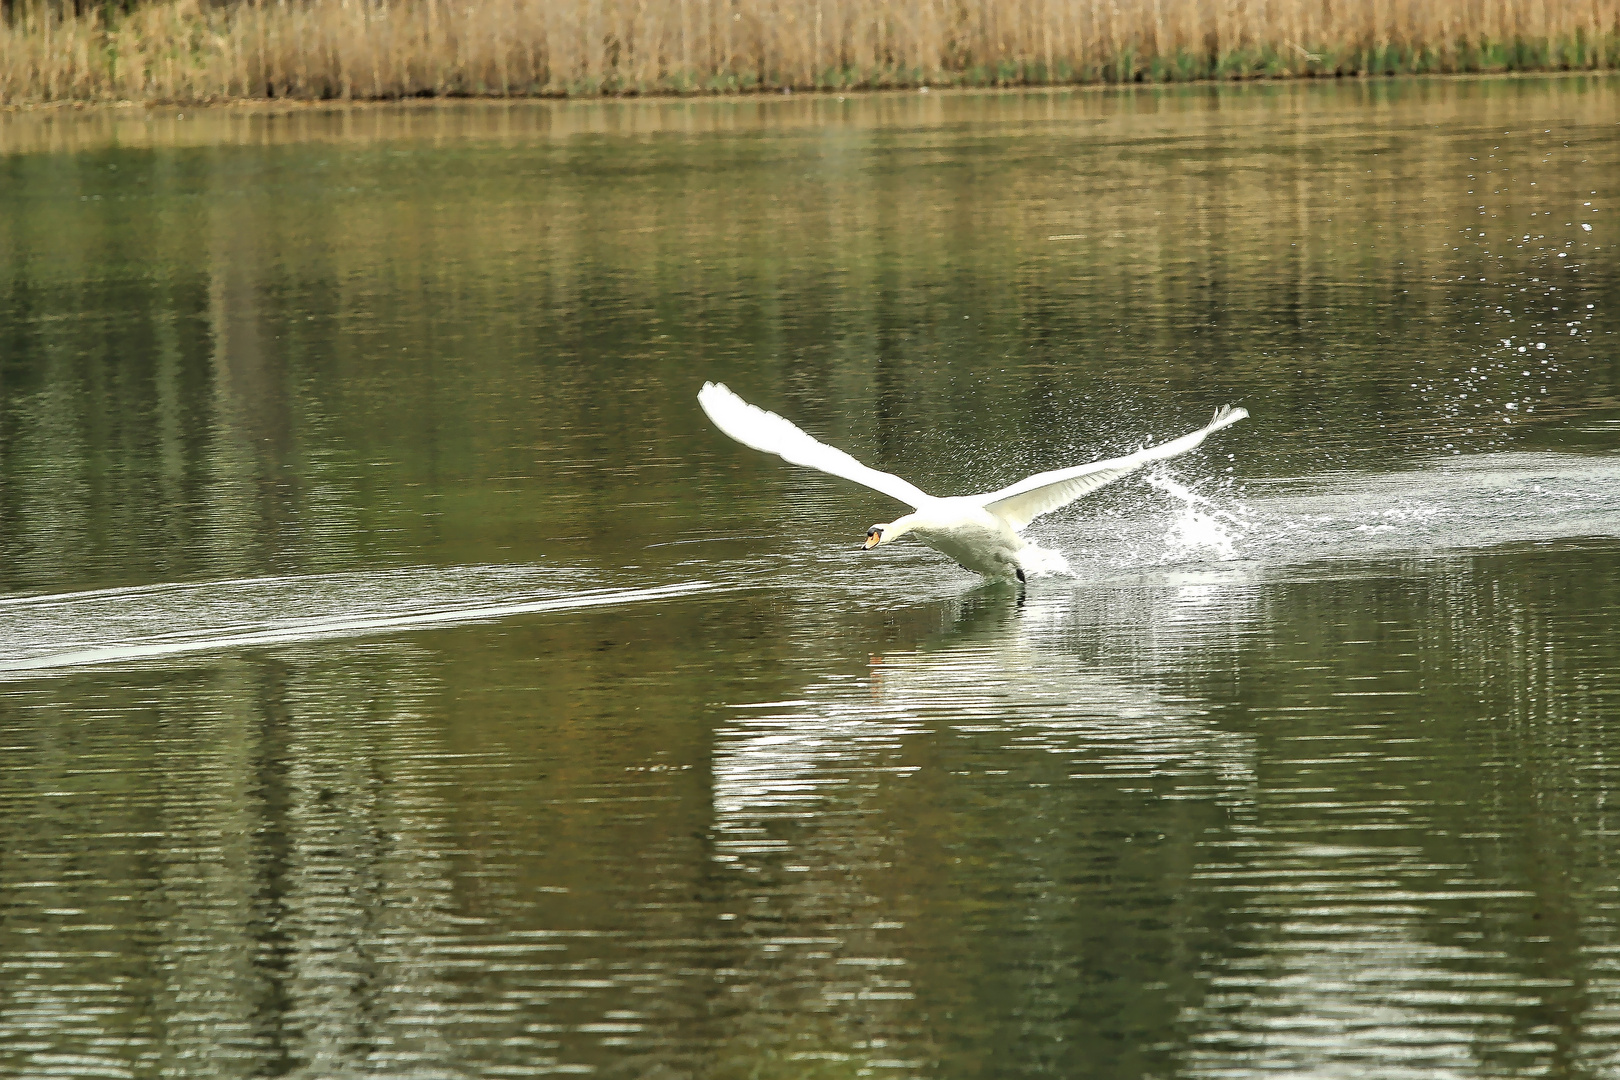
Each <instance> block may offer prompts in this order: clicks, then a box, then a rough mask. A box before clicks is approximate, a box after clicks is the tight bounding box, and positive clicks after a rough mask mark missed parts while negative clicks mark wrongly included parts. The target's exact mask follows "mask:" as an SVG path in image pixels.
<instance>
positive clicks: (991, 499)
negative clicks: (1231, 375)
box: [979, 405, 1249, 529]
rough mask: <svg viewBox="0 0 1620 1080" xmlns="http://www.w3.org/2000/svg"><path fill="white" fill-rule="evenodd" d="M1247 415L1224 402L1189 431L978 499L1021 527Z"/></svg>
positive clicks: (1187, 447)
mask: <svg viewBox="0 0 1620 1080" xmlns="http://www.w3.org/2000/svg"><path fill="white" fill-rule="evenodd" d="M1248 415H1249V413H1248V410H1247V409H1234V408H1232V407H1231V406H1230V405H1222V406H1221V407H1220V408H1219V409H1216V410H1215V418H1214V419H1213V420H1211V421H1210V422H1209V423H1208V424H1206V425H1204V426H1203V427H1201V428H1199V429H1198V430H1197V431H1194V432H1192V433H1191V434H1190V435H1183V436H1182V437H1181V438H1179V439H1172V440H1170V441H1169V442H1167V443H1160V444H1159V445H1158V446H1150V447H1148V448H1146V449H1145V450H1138V451H1137V452H1136V453H1134V454H1128V455H1126V456H1125V457H1118V458H1109V459H1108V460H1107V461H1093V462H1092V463H1091V464H1090V465H1076V466H1074V467H1073V468H1070V469H1054V470H1053V471H1052V472H1043V473H1036V474H1035V475H1034V476H1031V477H1027V478H1025V479H1023V480H1020V481H1018V483H1016V484H1014V485H1012V486H1011V487H1005V488H1002V489H1001V490H1000V491H992V492H991V493H990V494H988V495H980V496H979V502H980V505H982V506H983V507H984V508H985V509H986V510H988V511H990V512H991V513H992V514H996V515H998V516H1000V517H1002V518H1005V519H1006V520H1007V522H1008V523H1009V524H1011V525H1012V527H1013V528H1014V529H1022V528H1024V526H1026V525H1028V524H1029V523H1030V522H1031V521H1034V520H1035V519H1036V518H1038V517H1040V516H1041V515H1042V514H1050V513H1051V512H1052V511H1053V510H1056V509H1058V508H1060V507H1064V506H1068V505H1069V504H1070V503H1072V502H1074V500H1076V499H1078V498H1079V497H1080V496H1082V495H1084V494H1086V493H1087V492H1090V491H1096V490H1097V489H1098V488H1100V487H1102V486H1103V485H1104V484H1108V483H1112V482H1113V481H1115V480H1118V479H1119V478H1120V477H1122V476H1124V475H1126V474H1127V473H1133V472H1135V471H1136V470H1137V469H1140V468H1141V467H1142V466H1144V465H1146V464H1148V463H1149V462H1154V461H1163V460H1164V459H1165V458H1173V457H1175V456H1176V455H1177V454H1185V453H1186V452H1187V451H1189V450H1191V449H1192V448H1193V447H1195V446H1197V445H1198V444H1199V443H1201V442H1203V441H1204V437H1205V436H1206V435H1209V434H1210V433H1211V432H1215V431H1219V430H1221V428H1223V427H1229V426H1231V425H1232V424H1235V423H1237V422H1238V421H1239V420H1242V419H1243V418H1244V417H1245V416H1248Z"/></svg>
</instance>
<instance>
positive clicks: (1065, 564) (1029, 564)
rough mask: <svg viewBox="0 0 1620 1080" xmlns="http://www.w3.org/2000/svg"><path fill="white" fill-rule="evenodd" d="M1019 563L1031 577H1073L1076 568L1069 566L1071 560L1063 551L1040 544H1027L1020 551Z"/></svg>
mask: <svg viewBox="0 0 1620 1080" xmlns="http://www.w3.org/2000/svg"><path fill="white" fill-rule="evenodd" d="M1018 565H1020V566H1022V567H1023V568H1024V573H1025V574H1027V575H1029V576H1030V577H1073V576H1074V570H1073V569H1071V568H1070V566H1069V560H1068V559H1067V558H1066V557H1065V556H1064V554H1063V552H1061V551H1053V550H1052V549H1051V548H1043V547H1041V546H1040V545H1038V544H1027V545H1025V547H1024V548H1023V549H1022V550H1021V551H1019V552H1018Z"/></svg>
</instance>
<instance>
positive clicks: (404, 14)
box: [0, 0, 1620, 104]
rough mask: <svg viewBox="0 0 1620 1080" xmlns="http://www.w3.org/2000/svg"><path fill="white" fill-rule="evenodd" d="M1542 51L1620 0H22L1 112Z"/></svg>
mask: <svg viewBox="0 0 1620 1080" xmlns="http://www.w3.org/2000/svg"><path fill="white" fill-rule="evenodd" d="M1535 57H1544V58H1547V60H1546V62H1548V63H1550V64H1552V65H1553V66H1567V65H1570V64H1579V65H1580V66H1582V67H1585V68H1612V67H1615V66H1617V65H1620V0H1336V2H1334V3H1331V4H1322V3H1320V2H1318V0H977V2H973V3H968V2H965V0H239V2H237V3H234V4H229V5H219V4H215V3H209V2H207V0H149V2H147V3H146V4H144V5H140V6H137V7H136V8H135V9H134V11H133V12H131V13H129V14H126V15H118V14H117V13H116V9H114V8H108V7H102V6H95V7H90V8H87V9H86V11H85V13H84V14H82V15H74V14H72V11H71V8H70V7H64V6H62V5H61V4H55V5H51V4H46V3H27V4H19V5H17V6H15V7H13V8H12V9H11V14H10V16H9V17H8V18H7V19H6V20H5V21H3V22H0V104H20V103H28V102H45V101H66V100H80V101H94V100H118V99H134V100H146V101H199V100H217V99H223V98H253V97H264V96H292V97H302V98H325V97H337V98H391V97H401V96H406V95H416V94H436V95H450V94H488V95H510V94H533V93H545V94H577V93H603V92H606V93H614V92H631V93H640V92H660V91H662V92H681V91H687V90H693V89H698V90H703V89H778V88H791V89H809V88H814V87H819V86H822V85H823V84H825V82H826V80H827V79H828V78H829V77H831V78H833V79H835V80H837V82H838V84H839V85H848V84H850V83H851V82H853V84H855V85H879V86H881V85H897V84H898V85H909V84H911V83H914V82H918V81H921V82H924V83H943V84H963V83H972V82H996V81H1003V80H1005V79H1007V78H1012V79H1014V80H1018V81H1029V80H1031V79H1033V78H1035V77H1036V73H1037V72H1041V73H1044V74H1043V75H1042V77H1043V78H1044V79H1046V80H1047V81H1056V80H1059V79H1060V78H1062V79H1068V80H1085V79H1096V78H1113V79H1130V78H1136V77H1156V78H1182V77H1208V76H1210V75H1215V74H1221V75H1226V76H1238V75H1255V74H1261V73H1272V74H1291V73H1312V74H1356V73H1359V72H1361V71H1363V70H1364V69H1367V68H1368V67H1369V66H1371V67H1376V68H1377V70H1378V71H1379V72H1380V73H1381V72H1383V71H1387V70H1391V69H1393V68H1396V67H1400V66H1401V65H1405V67H1404V68H1402V70H1439V71H1448V70H1452V71H1455V70H1468V69H1483V70H1500V69H1503V68H1512V67H1515V66H1524V65H1526V64H1529V63H1534V62H1536V61H1535V60H1534V59H1533V58H1535ZM1527 58H1531V59H1527ZM1064 73H1067V74H1064Z"/></svg>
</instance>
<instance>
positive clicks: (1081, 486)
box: [698, 382, 1249, 581]
mask: <svg viewBox="0 0 1620 1080" xmlns="http://www.w3.org/2000/svg"><path fill="white" fill-rule="evenodd" d="M698 404H699V405H701V406H702V407H703V411H704V412H705V413H707V414H708V416H709V419H710V420H712V421H714V426H715V427H717V428H719V429H720V430H721V431H723V432H725V433H726V434H727V435H729V436H731V437H732V438H733V439H736V440H737V441H738V442H740V443H742V444H743V445H744V446H750V447H753V448H754V449H755V450H761V451H763V452H765V453H767V454H775V455H776V456H777V457H780V458H781V459H782V460H784V461H788V462H791V463H792V464H794V465H803V466H805V467H807V468H811V469H819V470H820V471H822V472H824V473H829V474H831V475H833V476H837V477H841V478H842V479H845V480H853V481H854V482H855V483H857V484H863V485H865V486H866V487H869V488H872V489H873V490H874V491H881V492H882V493H883V494H885V495H887V496H889V497H890V498H892V499H896V500H898V501H899V502H903V503H905V504H906V505H908V506H910V507H911V508H912V511H913V512H912V513H910V514H907V515H905V516H904V517H899V518H895V519H894V520H893V521H889V522H881V523H879V524H877V525H873V526H872V527H871V528H870V529H868V530H867V531H866V545H865V546H866V547H868V548H874V547H877V546H878V545H879V544H887V543H890V542H892V541H894V540H898V539H900V537H902V536H907V535H912V536H915V537H916V538H917V539H919V540H921V541H922V542H923V543H925V544H927V545H928V546H929V547H931V548H934V549H935V550H936V551H939V552H941V553H942V554H944V555H946V556H948V557H949V558H951V559H954V560H955V561H956V562H957V563H959V564H960V565H962V566H963V567H965V568H967V569H969V570H972V571H974V572H975V573H978V574H983V575H984V576H985V577H988V578H996V579H1008V578H1016V579H1017V580H1019V581H1023V580H1025V577H1026V574H1025V571H1026V570H1027V569H1038V568H1041V567H1043V566H1049V565H1051V564H1052V563H1053V560H1054V556H1055V553H1054V552H1048V551H1045V550H1044V549H1042V548H1039V547H1036V546H1035V545H1034V544H1031V543H1029V542H1028V541H1026V540H1025V539H1024V538H1023V537H1022V536H1021V535H1020V533H1022V532H1023V530H1024V529H1025V528H1026V527H1027V526H1028V525H1029V523H1030V522H1031V521H1033V520H1035V519H1036V518H1038V517H1040V516H1041V515H1042V514H1049V513H1051V512H1052V511H1053V510H1057V509H1060V508H1062V507H1064V506H1067V505H1069V503H1071V502H1073V501H1074V500H1076V499H1078V498H1080V497H1081V496H1082V495H1085V494H1087V493H1088V492H1092V491H1095V490H1097V489H1098V488H1100V487H1102V486H1103V485H1104V484H1107V483H1111V482H1112V481H1114V480H1118V479H1119V478H1120V477H1122V476H1125V475H1127V474H1128V473H1132V472H1135V471H1136V470H1137V469H1140V468H1141V467H1142V466H1144V465H1147V464H1149V463H1150V462H1155V461H1163V460H1165V459H1166V458H1172V457H1176V456H1177V455H1179V454H1185V453H1186V452H1187V451H1189V450H1192V449H1193V448H1195V447H1196V446H1198V445H1199V444H1200V443H1202V442H1203V441H1204V439H1205V437H1207V436H1208V435H1210V434H1211V433H1213V432H1216V431H1219V430H1221V429H1222V428H1224V427H1230V426H1231V425H1232V424H1235V423H1237V422H1238V421H1239V420H1242V419H1243V418H1244V417H1246V416H1248V415H1249V413H1248V411H1247V410H1245V409H1234V408H1232V407H1231V406H1230V405H1223V406H1222V407H1221V408H1219V409H1217V410H1216V411H1215V416H1214V418H1213V419H1212V420H1210V422H1209V423H1208V424H1205V425H1204V426H1203V427H1201V428H1199V429H1198V430H1197V431H1194V432H1190V433H1188V434H1186V435H1183V436H1181V438H1179V439H1172V440H1170V441H1169V442H1166V443H1160V444H1159V445H1157V446H1149V447H1146V448H1145V449H1142V450H1138V451H1137V452H1136V453H1134V454H1127V455H1125V456H1124V457H1118V458H1109V459H1107V460H1105V461H1093V462H1091V463H1089V464H1086V465H1075V466H1071V467H1070V468H1067V469H1054V470H1052V471H1051V472H1043V473H1036V474H1035V475H1034V476H1030V477H1026V478H1025V479H1023V480H1020V481H1018V483H1016V484H1012V485H1010V486H1008V487H1005V488H1002V489H1001V490H999V491H991V492H986V493H985V494H983V495H962V496H957V497H954V498H943V499H942V498H935V497H934V496H932V495H929V494H927V493H926V492H924V491H923V490H922V489H921V488H918V487H917V486H916V485H914V484H912V483H910V482H909V481H907V480H903V479H901V478H900V477H898V476H895V475H894V474H893V473H886V472H880V471H878V470H877V469H874V468H871V467H870V466H867V465H863V464H861V463H860V462H859V461H857V460H855V459H854V458H853V457H851V456H850V455H848V454H846V453H844V452H843V451H842V450H839V449H837V448H836V447H832V446H828V445H827V444H826V443H823V442H821V441H819V440H817V439H815V438H814V437H812V436H810V435H808V434H806V433H805V432H804V431H803V430H801V429H800V428H799V427H798V426H797V425H795V424H794V423H793V422H792V421H789V420H785V419H783V418H782V417H780V416H778V415H776V414H775V413H772V412H766V411H765V410H764V409H761V408H759V407H757V406H754V405H750V404H748V402H746V401H744V400H743V399H742V398H740V397H738V396H737V395H736V394H734V393H732V392H731V391H730V390H729V389H727V388H726V386H725V385H724V384H723V383H713V382H706V383H704V384H703V389H702V390H700V391H699V392H698ZM1056 558H1057V560H1058V561H1059V562H1061V556H1057V557H1056Z"/></svg>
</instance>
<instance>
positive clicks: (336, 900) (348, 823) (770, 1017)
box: [0, 77, 1620, 1080]
mask: <svg viewBox="0 0 1620 1080" xmlns="http://www.w3.org/2000/svg"><path fill="white" fill-rule="evenodd" d="M1617 244H1620V80H1617V79H1615V78H1613V77H1604V78H1591V77H1566V78H1545V79H1538V78H1520V79H1479V80H1454V81H1418V80H1411V81H1409V80H1388V81H1377V82H1371V81H1368V82H1360V81H1352V82H1334V83H1325V84H1290V85H1254V86H1243V87H1229V88H1209V87H1193V88H1151V89H1145V90H1134V91H1133V90H1122V91H1108V92H1093V91H1086V92H1051V93H1046V92H1031V93H1017V94H1013V93H1007V94H998V93H980V94H941V93H934V94H928V95H923V94H896V95H893V96H870V97H863V96H850V97H847V98H843V97H834V96H818V97H803V96H800V97H784V98H747V99H737V100H719V101H713V100H702V101H619V102H594V103H593V102H575V103H557V102H552V103H519V104H484V103H467V104H448V105H423V106H399V107H386V108H384V107H378V108H365V107H356V108H344V109H339V108H332V109H326V108H304V109H298V110H294V111H291V112H285V113H277V112H264V111H202V112H196V111H187V112H184V113H181V112H178V111H155V112H145V111H141V110H135V109H124V110H107V111H100V112H88V113H68V112H65V111H64V112H41V113H35V114H13V115H10V116H0V1075H4V1076H7V1077H20V1078H21V1077H26V1078H34V1077H74V1078H79V1077H142V1078H144V1077H191V1076H195V1077H209V1078H215V1077H249V1076H280V1075H290V1076H297V1077H308V1078H312V1080H314V1078H320V1080H329V1078H339V1077H348V1076H361V1075H371V1076H387V1077H422V1078H426V1077H518V1076H543V1075H553V1074H561V1075H571V1074H580V1075H585V1074H589V1075H595V1076H601V1077H624V1078H631V1077H634V1078H647V1080H675V1078H680V1077H691V1078H722V1080H730V1078H738V1080H740V1078H745V1077H746V1078H774V1077H782V1078H812V1080H819V1078H842V1077H856V1076H876V1077H895V1078H901V1077H937V1078H956V1077H997V1078H1000V1077H1034V1076H1042V1077H1079V1076H1084V1077H1143V1078H1146V1077H1157V1078H1168V1077H1178V1078H1204V1077H1209V1078H1213V1077H1222V1078H1232V1077H1248V1076H1260V1075H1268V1074H1269V1075H1278V1076H1287V1077H1346V1078H1349V1077H1356V1078H1360V1077H1379V1078H1399V1077H1422V1078H1425V1080H1428V1078H1435V1077H1486V1076H1491V1077H1525V1076H1549V1077H1599V1076H1609V1075H1614V1074H1615V1073H1616V1071H1617V1070H1620V633H1617V630H1616V626H1617V621H1620V618H1617V611H1620V362H1617V359H1616V358H1617V356H1620V259H1617V258H1616V245H1617ZM706 379H717V380H723V381H725V382H727V383H728V384H729V385H731V386H732V387H733V388H734V389H736V390H737V391H738V392H739V393H741V394H742V395H743V396H744V397H746V398H748V399H749V400H751V401H753V402H755V403H757V404H760V405H762V406H765V407H767V408H770V409H774V410H776V411H778V412H781V413H782V414H784V415H786V416H789V417H791V418H793V419H795V420H796V421H798V422H800V423H801V424H803V425H804V426H805V427H806V428H807V429H808V430H810V431H812V432H814V433H815V434H817V435H819V436H821V437H823V438H825V439H827V440H829V441H831V442H833V443H835V444H837V445H838V446H840V447H843V448H844V449H847V450H849V451H850V452H852V453H854V454H856V455H857V456H858V457H861V458H862V459H863V460H865V461H867V462H869V463H871V464H875V465H878V466H881V467H883V468H886V469H890V470H892V471H895V472H898V473H900V474H901V475H904V476H906V477H908V478H910V479H912V480H914V481H916V482H917V483H918V484H919V485H920V486H922V487H923V488H925V489H926V490H929V491H933V492H937V493H941V494H952V493H962V492H971V491H980V490H990V489H992V488H994V487H999V486H1001V485H1004V484H1006V483H1009V482H1011V481H1012V480H1015V479H1017V478H1019V477H1021V476H1023V475H1025V474H1026V473H1030V472H1034V471H1039V470H1043V469H1048V468H1054V467H1058V466H1061V465H1066V464H1071V463H1075V462H1079V461H1085V460H1089V459H1091V458H1093V457H1101V456H1107V455H1113V454H1116V453H1120V452H1123V451H1128V450H1131V449H1134V448H1135V447H1137V446H1140V445H1142V444H1143V443H1144V442H1145V441H1146V440H1147V439H1149V438H1150V437H1153V438H1156V439H1163V438H1166V437H1168V436H1172V435H1177V434H1180V433H1182V432H1184V431H1187V430H1191V429H1192V428H1193V427H1196V426H1198V425H1199V424H1202V423H1203V422H1204V421H1205V420H1206V419H1207V418H1208V416H1209V414H1210V411H1211V410H1212V409H1213V408H1214V407H1215V406H1217V405H1220V404H1222V403H1226V402H1230V403H1233V404H1241V405H1243V406H1245V407H1247V408H1248V409H1249V411H1250V413H1251V414H1252V416H1251V418H1250V419H1248V420H1246V421H1244V422H1243V423H1241V424H1239V425H1238V426H1236V427H1234V428H1231V429H1229V430H1227V431H1224V432H1222V433H1220V434H1218V435H1216V436H1214V437H1212V438H1211V439H1210V441H1209V442H1208V443H1207V444H1206V445H1205V447H1204V448H1203V449H1201V450H1200V451H1198V452H1197V453H1194V454H1192V455H1189V456H1187V457H1184V458H1180V459H1177V460H1176V461H1174V462H1171V463H1169V465H1168V466H1166V467H1164V468H1162V469H1160V470H1157V471H1155V472H1153V473H1151V474H1149V475H1147V476H1138V477H1136V478H1132V479H1128V480H1125V481H1122V482H1120V483H1118V484H1116V485H1114V486H1112V487H1110V488H1108V489H1106V490H1104V491H1102V492H1100V493H1098V494H1097V495H1095V496H1093V497H1091V498H1088V499H1086V500H1084V501H1082V502H1081V503H1078V504H1076V505H1075V506H1073V507H1071V508H1069V509H1068V510H1065V511H1063V512H1061V513H1059V514H1055V515H1053V516H1051V517H1049V518H1045V519H1042V520H1041V521H1040V522H1038V523H1037V524H1036V525H1035V527H1034V528H1033V530H1032V533H1033V535H1034V536H1035V537H1036V538H1037V539H1038V540H1039V541H1040V542H1041V543H1043V544H1044V545H1046V546H1049V547H1055V548H1058V549H1060V550H1062V551H1064V552H1065V553H1066V554H1067V555H1068V557H1069V560H1070V562H1071V564H1072V566H1073V570H1074V573H1073V574H1072V576H1050V577H1043V578H1039V579H1036V580H1032V581H1031V582H1030V584H1029V586H1028V588H1027V590H1025V591H1023V592H1020V591H1019V590H1017V589H1016V588H1011V587H1007V586H986V585H982V584H980V583H979V582H978V580H977V579H976V578H974V577H973V576H972V575H970V574H967V573H965V572H964V571H962V570H960V569H958V568H957V567H955V566H954V565H952V564H951V563H950V562H949V561H948V560H945V559H944V558H943V557H941V556H939V555H937V554H936V553H934V552H932V551H930V550H929V549H927V548H924V547H921V546H920V545H915V544H910V543H907V542H901V543H897V544H895V545H893V546H892V547H888V546H886V547H884V548H882V549H880V550H878V551H875V552H864V551H861V550H859V545H860V542H861V540H862V539H863V537H864V534H865V531H866V529H867V527H868V526H869V525H871V524H872V523H873V522H875V521H886V520H889V519H890V518H892V517H893V516H894V515H895V513H896V511H897V509H898V508H897V507H896V506H895V505H894V504H893V503H890V502H889V501H888V500H886V499H885V498H884V497H883V496H881V495H878V494H876V493H873V492H870V491H866V490H864V489H860V488H856V487H854V486H853V485H850V484H846V483H843V482H841V481H837V480H833V479H830V478H827V477H823V476H821V475H818V474H814V473H810V472H807V471H805V470H802V469H796V468H792V467H789V466H786V465H783V464H782V463H781V462H779V461H777V460H776V459H773V458H768V457H766V456H764V455H762V454H759V453H757V452H755V451H752V450H749V449H747V448H745V447H742V446H740V445H738V444H735V443H733V442H731V441H729V440H728V439H726V438H725V437H723V436H722V435H720V434H719V433H718V432H716V431H715V430H713V429H712V428H711V427H710V425H709V424H708V422H707V420H706V419H705V418H704V416H703V415H702V413H701V412H700V411H699V409H698V408H697V404H696V401H695V394H696V392H697V389H698V387H699V386H700V385H701V384H702V382H703V381H704V380H706Z"/></svg>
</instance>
